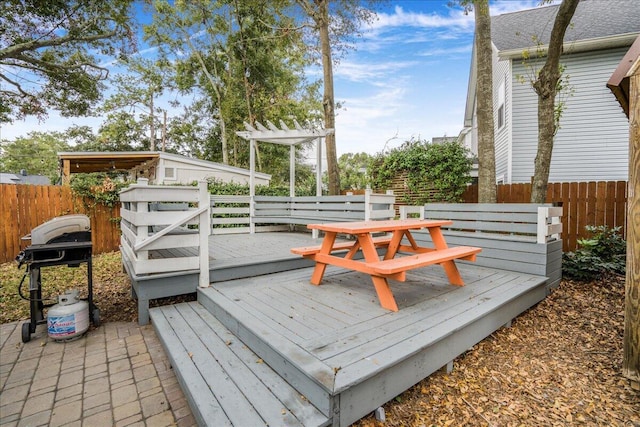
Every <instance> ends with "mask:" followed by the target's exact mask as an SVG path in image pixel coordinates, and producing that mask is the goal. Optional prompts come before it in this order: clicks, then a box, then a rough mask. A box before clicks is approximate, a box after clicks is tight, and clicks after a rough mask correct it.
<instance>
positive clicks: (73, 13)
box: [0, 0, 134, 122]
mask: <svg viewBox="0 0 640 427" xmlns="http://www.w3.org/2000/svg"><path fill="white" fill-rule="evenodd" d="M130 4H131V1H130V0H114V1H109V2H86V1H79V0H66V1H63V0H59V1H44V2H35V1H30V2H24V1H20V0H9V1H5V2H3V3H2V4H1V5H0V27H2V28H3V35H2V40H3V46H2V47H0V79H1V80H3V81H4V83H5V84H4V85H3V91H2V92H1V93H0V105H2V109H1V110H0V122H2V121H5V122H6V121H12V120H13V119H16V118H24V117H25V116H28V115H36V116H38V117H41V118H42V117H45V116H46V115H47V113H48V111H49V110H50V109H57V110H59V111H60V114H61V115H63V116H78V115H86V114H88V113H90V110H91V108H92V107H93V106H94V105H95V103H96V102H97V101H98V100H99V99H100V97H101V89H102V86H101V82H102V81H103V80H105V79H106V78H107V71H106V69H104V68H103V67H102V66H101V65H100V63H101V62H102V59H104V58H99V55H109V56H112V55H114V54H115V52H116V51H119V52H121V53H123V54H126V53H128V52H130V51H132V50H133V46H134V44H133V43H132V39H133V30H132V28H131V24H130V22H129V15H128V14H129V6H130Z"/></svg>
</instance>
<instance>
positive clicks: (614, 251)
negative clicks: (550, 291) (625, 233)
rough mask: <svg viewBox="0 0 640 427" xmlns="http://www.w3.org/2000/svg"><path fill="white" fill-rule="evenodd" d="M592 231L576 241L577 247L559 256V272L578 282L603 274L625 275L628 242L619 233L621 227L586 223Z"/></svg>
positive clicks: (588, 229)
mask: <svg viewBox="0 0 640 427" xmlns="http://www.w3.org/2000/svg"><path fill="white" fill-rule="evenodd" d="M585 228H586V230H587V231H588V232H589V233H591V234H592V236H591V237H590V238H588V239H580V240H578V247H579V249H578V250H576V251H575V252H568V253H565V254H563V256H562V262H563V264H562V274H563V276H564V277H568V278H571V279H575V280H580V281H588V280H594V279H598V278H600V277H603V276H604V275H605V274H620V275H622V274H624V273H625V267H626V253H627V244H626V242H625V240H624V239H623V238H622V236H621V234H620V227H614V228H609V227H607V226H606V225H600V226H593V225H587V226H586V227H585Z"/></svg>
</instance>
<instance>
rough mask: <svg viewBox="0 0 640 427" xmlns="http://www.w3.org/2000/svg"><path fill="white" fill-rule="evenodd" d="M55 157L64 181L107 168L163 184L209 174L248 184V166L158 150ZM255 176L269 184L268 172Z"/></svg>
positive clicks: (85, 153)
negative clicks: (76, 175)
mask: <svg viewBox="0 0 640 427" xmlns="http://www.w3.org/2000/svg"><path fill="white" fill-rule="evenodd" d="M58 159H59V161H60V167H61V169H62V182H63V184H66V183H68V182H69V179H70V176H71V174H74V173H89V172H107V171H122V172H127V174H128V176H129V178H130V179H131V180H136V179H137V178H141V177H144V178H148V179H149V182H150V183H152V184H165V185H166V184H183V185H188V184H191V183H192V182H194V181H198V180H203V179H208V178H215V179H218V180H220V181H223V182H235V183H238V184H248V183H249V180H250V175H251V173H250V171H249V170H248V169H243V168H238V167H235V166H229V165H225V164H222V163H216V162H210V161H207V160H200V159H195V158H192V157H186V156H182V155H179V154H172V153H166V152H159V151H128V152H96V151H90V152H87V151H85V152H82V151H78V152H60V153H58ZM255 179H256V184H258V185H269V183H270V181H271V175H268V174H265V173H259V172H258V173H256V174H255Z"/></svg>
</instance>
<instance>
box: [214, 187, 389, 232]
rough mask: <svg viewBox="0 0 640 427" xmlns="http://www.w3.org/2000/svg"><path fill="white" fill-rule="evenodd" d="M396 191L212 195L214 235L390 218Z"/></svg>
mask: <svg viewBox="0 0 640 427" xmlns="http://www.w3.org/2000/svg"><path fill="white" fill-rule="evenodd" d="M394 203H395V196H394V195H393V194H392V193H387V194H377V193H373V192H372V191H370V190H367V192H365V194H363V195H344V196H321V197H313V196H311V197H286V196H254V198H253V200H251V198H250V197H249V196H218V195H212V196H211V206H212V208H211V215H212V218H211V224H212V233H213V234H228V233H247V232H259V231H277V230H283V229H288V228H289V227H291V226H296V225H304V226H306V225H307V224H313V223H322V222H337V221H363V220H365V221H366V220H378V219H389V218H393V217H394V216H395V211H394V207H393V204H394Z"/></svg>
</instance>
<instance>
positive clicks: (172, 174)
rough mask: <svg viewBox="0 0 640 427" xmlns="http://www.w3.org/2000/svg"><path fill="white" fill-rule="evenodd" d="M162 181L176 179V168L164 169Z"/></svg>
mask: <svg viewBox="0 0 640 427" xmlns="http://www.w3.org/2000/svg"><path fill="white" fill-rule="evenodd" d="M164 179H176V168H164Z"/></svg>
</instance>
